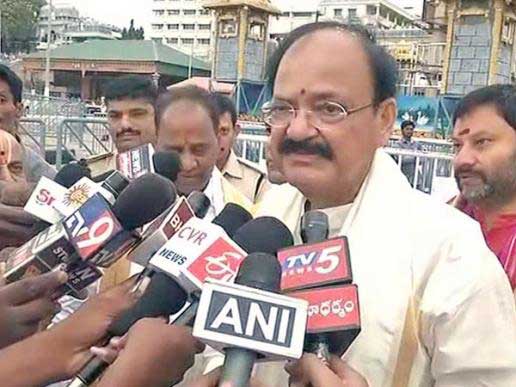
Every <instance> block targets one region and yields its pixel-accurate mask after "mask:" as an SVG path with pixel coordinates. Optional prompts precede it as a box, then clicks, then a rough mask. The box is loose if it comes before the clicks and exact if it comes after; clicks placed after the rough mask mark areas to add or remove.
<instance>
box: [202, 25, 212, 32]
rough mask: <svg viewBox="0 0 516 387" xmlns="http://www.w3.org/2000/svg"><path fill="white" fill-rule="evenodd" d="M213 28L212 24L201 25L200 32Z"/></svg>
mask: <svg viewBox="0 0 516 387" xmlns="http://www.w3.org/2000/svg"><path fill="white" fill-rule="evenodd" d="M210 28H211V24H199V30H201V31H206V30H209V29H210Z"/></svg>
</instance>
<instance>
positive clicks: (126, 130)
mask: <svg viewBox="0 0 516 387" xmlns="http://www.w3.org/2000/svg"><path fill="white" fill-rule="evenodd" d="M125 134H140V131H138V130H134V129H133V128H125V129H122V130H121V131H120V132H117V134H116V136H117V137H120V136H123V135H125Z"/></svg>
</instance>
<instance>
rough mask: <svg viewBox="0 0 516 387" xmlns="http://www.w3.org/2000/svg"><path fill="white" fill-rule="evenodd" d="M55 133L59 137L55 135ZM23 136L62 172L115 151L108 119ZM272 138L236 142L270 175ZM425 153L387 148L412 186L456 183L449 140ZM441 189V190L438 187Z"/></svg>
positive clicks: (26, 123)
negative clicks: (70, 162) (70, 163)
mask: <svg viewBox="0 0 516 387" xmlns="http://www.w3.org/2000/svg"><path fill="white" fill-rule="evenodd" d="M54 133H55V134H54ZM22 135H23V136H24V137H26V138H27V140H30V141H33V142H34V143H35V144H38V146H39V147H40V149H42V150H45V151H47V152H49V151H50V152H53V151H55V165H56V167H57V168H58V169H59V168H61V166H62V165H63V162H64V160H65V153H66V152H67V153H68V155H66V156H68V157H72V158H74V159H80V158H86V157H89V156H95V155H99V154H103V153H107V152H112V151H113V150H114V144H113V141H112V139H111V136H110V135H109V131H108V122H107V120H106V119H104V118H81V117H74V118H62V119H61V120H60V122H59V123H58V124H57V126H56V130H55V132H54V131H49V130H48V127H46V125H45V122H44V121H43V120H41V119H36V118H24V119H23V120H22ZM267 142H268V137H267V136H266V135H259V134H246V133H242V134H240V135H239V136H238V138H237V140H236V142H235V146H234V149H235V152H236V154H237V155H238V156H239V157H242V158H244V159H246V160H248V161H250V162H253V163H254V164H256V166H257V167H258V168H259V169H261V170H262V171H264V172H266V164H265V157H266V150H267ZM421 144H422V145H423V149H425V150H423V151H410V150H405V149H399V148H393V147H391V146H387V147H386V148H385V150H386V151H387V153H389V154H390V155H391V156H392V157H393V158H394V160H395V161H396V162H397V163H398V165H399V167H400V169H401V170H402V171H403V173H404V174H405V175H406V176H407V179H408V180H409V182H410V183H411V185H412V186H413V187H414V188H416V189H418V190H420V191H423V192H426V193H429V194H432V193H434V191H435V190H436V186H437V185H439V184H443V183H444V184H450V186H451V185H452V184H453V181H454V174H453V154H451V153H450V152H449V149H448V148H449V146H451V145H450V144H448V143H447V142H445V141H441V142H436V141H425V142H421ZM438 188H439V187H438Z"/></svg>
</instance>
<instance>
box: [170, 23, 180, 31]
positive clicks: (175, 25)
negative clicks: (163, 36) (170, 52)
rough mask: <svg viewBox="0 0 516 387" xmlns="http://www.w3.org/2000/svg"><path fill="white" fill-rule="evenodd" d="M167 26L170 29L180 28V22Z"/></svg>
mask: <svg viewBox="0 0 516 387" xmlns="http://www.w3.org/2000/svg"><path fill="white" fill-rule="evenodd" d="M167 28H168V29H169V30H178V29H179V24H167Z"/></svg>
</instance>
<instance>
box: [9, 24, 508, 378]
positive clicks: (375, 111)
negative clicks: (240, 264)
mask: <svg viewBox="0 0 516 387" xmlns="http://www.w3.org/2000/svg"><path fill="white" fill-rule="evenodd" d="M328 58H331V60H328ZM300 75H302V76H300ZM267 79H268V83H269V86H270V88H271V90H273V98H272V99H271V100H270V101H269V102H267V103H266V104H265V105H264V106H263V120H264V122H265V125H266V128H267V132H268V133H269V140H268V148H267V174H264V173H262V172H261V171H260V170H258V169H256V168H255V167H254V166H253V165H251V164H249V163H248V162H246V161H245V160H241V159H239V158H238V157H237V156H236V154H235V153H234V151H233V145H234V142H235V139H236V137H237V136H238V134H239V127H238V122H237V114H236V109H235V106H234V104H233V102H232V100H231V99H229V98H228V97H225V96H222V95H217V94H211V93H210V92H208V91H206V90H203V89H201V88H198V87H195V86H187V87H181V88H172V89H170V90H168V91H165V92H162V93H158V90H156V89H155V87H154V85H153V83H152V81H151V80H148V79H145V78H141V77H135V76H131V77H120V78H117V79H114V80H113V81H112V82H109V83H108V84H106V87H105V101H106V108H107V120H108V123H109V130H110V136H111V137H112V140H113V142H114V144H115V147H116V152H114V153H113V154H107V155H104V156H102V157H95V158H94V159H92V160H89V162H88V164H89V165H88V166H89V168H90V169H91V171H92V173H93V175H101V174H102V173H104V172H106V171H108V170H110V169H113V168H115V167H116V163H115V159H116V154H117V153H122V152H125V151H127V150H129V149H132V148H134V147H137V146H140V145H144V144H147V143H151V144H153V145H154V147H155V149H156V150H157V151H173V152H176V153H177V154H178V155H179V158H180V161H181V171H180V173H179V175H178V177H177V179H176V180H175V182H174V184H175V186H176V189H177V191H178V193H179V194H181V195H185V196H187V195H189V194H190V193H191V192H193V191H202V192H204V194H205V195H206V196H207V197H208V198H209V199H210V203H211V204H210V208H209V209H208V214H207V219H208V220H211V219H213V218H214V217H215V216H216V215H217V214H218V213H220V212H221V211H222V209H223V208H224V206H225V205H226V204H227V203H236V204H238V205H240V206H241V207H243V208H246V209H248V210H249V211H250V212H251V213H253V214H254V216H255V217H259V216H273V217H275V218H278V219H280V220H281V221H282V222H283V223H284V224H285V225H286V226H287V227H288V228H289V230H290V231H291V232H292V235H293V237H294V240H295V242H296V244H299V243H302V238H301V225H300V219H301V218H302V216H303V214H304V213H305V212H307V211H311V210H320V211H322V212H324V213H326V214H327V216H328V219H329V235H328V238H333V237H337V236H342V235H345V236H347V238H348V240H349V245H350V255H351V262H352V269H353V276H354V281H355V283H356V284H357V285H358V288H359V297H360V309H361V324H362V325H361V326H362V330H361V333H360V334H359V336H358V337H357V338H356V339H355V340H354V342H353V343H352V345H351V346H350V348H349V349H348V350H347V351H346V353H345V354H344V356H343V357H342V358H340V357H337V356H332V357H331V358H330V359H329V361H328V362H327V363H324V362H321V361H320V359H318V358H317V357H316V356H315V355H314V354H309V353H305V354H304V355H303V357H302V358H301V359H300V360H298V361H295V362H289V363H287V364H285V362H281V361H274V362H263V363H259V364H257V365H256V366H255V370H254V373H253V378H252V379H251V381H250V385H251V386H269V387H274V386H287V385H291V386H314V387H342V386H347V387H364V386H369V387H376V386H395V387H404V386H440V387H448V386H471V387H473V386H500V387H508V386H513V385H516V87H515V86H513V85H492V86H487V87H484V88H481V89H478V90H476V91H474V92H472V93H470V94H468V95H467V96H465V97H464V98H463V100H462V101H461V102H460V103H459V105H458V108H457V111H456V113H455V116H454V120H453V124H454V128H453V143H454V147H455V150H456V152H455V160H454V167H455V168H454V169H455V177H456V180H457V184H458V188H459V190H460V195H459V196H457V197H456V198H454V199H453V200H452V201H451V202H450V203H439V202H438V201H436V200H433V199H432V198H430V197H428V195H426V194H424V193H422V192H419V191H418V190H415V189H413V188H412V186H411V182H409V181H408V179H407V177H406V176H405V174H408V175H410V172H411V168H413V166H414V164H413V163H412V161H411V160H408V161H407V162H406V163H403V164H402V165H401V169H402V170H400V168H399V167H398V166H397V165H396V162H395V161H394V160H393V159H392V158H391V157H390V156H389V155H388V154H387V153H386V152H385V151H384V150H383V149H382V148H383V146H384V145H385V144H386V143H387V142H388V140H389V138H390V136H391V134H392V130H393V126H394V123H395V120H396V116H397V110H396V99H395V94H396V80H397V70H396V63H395V61H394V60H393V59H392V58H391V57H390V56H389V55H388V54H387V53H386V52H385V51H384V49H382V48H381V47H380V46H378V45H377V44H376V42H375V41H374V39H373V38H372V37H371V36H370V34H369V33H367V31H366V30H364V29H363V28H362V27H359V26H347V25H344V24H341V23H337V22H323V23H312V24H307V25H304V26H302V27H300V28H298V29H296V30H294V31H293V32H291V33H290V34H289V35H288V36H287V37H286V38H285V39H284V40H283V41H282V42H281V44H280V45H279V48H278V49H277V51H276V52H275V53H274V55H273V56H272V57H271V58H270V63H269V67H268V78H267ZM21 95H22V84H21V81H20V80H19V78H18V77H17V76H16V75H15V74H14V73H13V72H12V71H11V70H10V69H9V68H8V67H6V66H1V65H0V129H1V130H0V203H1V204H0V250H1V253H0V260H2V259H3V260H5V259H6V258H7V257H9V254H10V253H11V252H12V250H13V249H14V248H16V247H19V246H21V245H22V244H23V243H24V242H26V241H28V240H29V239H30V238H31V237H32V236H33V235H34V224H35V223H36V219H34V218H33V217H32V216H30V215H29V214H27V213H26V212H24V210H23V205H24V204H25V202H26V201H27V199H28V197H29V196H30V194H31V192H32V190H33V189H34V185H35V183H36V182H37V181H38V179H39V178H40V177H41V176H47V177H52V176H54V175H55V171H54V170H53V168H52V166H50V165H48V164H47V163H46V162H45V160H44V159H43V158H42V157H41V155H38V154H37V152H36V151H35V150H34V149H30V148H29V147H27V146H26V145H25V144H23V142H22V140H21V137H20V132H19V119H20V117H21V114H22V112H23V105H22V101H21ZM413 130H414V125H413V123H411V122H405V123H404V124H403V126H402V132H403V138H402V139H401V140H400V141H399V144H398V145H399V147H400V148H403V149H409V150H416V151H417V143H415V142H414V141H413V140H412V139H411V137H412V133H413ZM404 173H405V174H404ZM131 271H132V270H131V263H130V262H129V261H127V260H125V259H121V260H119V261H118V262H117V263H116V264H115V265H113V266H112V267H110V268H109V269H106V271H105V273H104V277H103V279H102V280H101V282H102V284H101V286H100V289H101V291H100V292H99V294H91V295H90V296H89V299H88V300H87V301H86V302H85V303H81V304H80V307H77V310H76V311H74V312H73V313H71V315H70V316H69V317H67V318H65V319H63V320H62V321H60V322H58V323H54V324H52V325H51V326H50V327H48V323H49V321H51V319H52V317H53V316H55V315H56V314H57V313H58V312H59V311H60V310H61V308H62V305H61V304H60V303H59V300H56V299H55V297H53V295H54V292H55V290H56V289H57V288H58V287H59V286H61V285H62V284H63V283H64V282H66V281H67V274H66V273H64V272H62V271H54V272H52V273H50V274H45V275H40V276H36V277H32V278H26V279H23V280H21V281H19V282H15V283H12V284H8V285H5V284H3V283H0V384H1V385H2V386H9V387H16V386H41V385H48V384H50V383H54V382H58V381H63V380H67V379H70V378H71V377H73V375H75V374H76V373H77V372H78V371H79V370H80V369H81V368H82V366H83V365H84V364H85V362H86V360H87V359H88V358H89V357H90V356H91V354H92V353H93V354H96V355H98V356H101V357H102V358H104V359H105V360H106V361H108V362H109V363H111V366H110V367H109V368H108V369H107V371H106V372H105V374H104V375H103V377H102V378H101V379H100V380H99V382H97V384H96V385H97V386H102V387H104V386H126V387H132V386H134V387H143V386H170V385H172V384H174V383H182V384H181V385H189V386H195V387H207V386H216V385H218V383H219V379H220V374H221V368H220V366H221V365H222V363H223V356H222V355H220V354H218V353H214V351H213V350H210V349H205V347H204V345H203V344H201V343H199V342H198V341H197V340H196V339H195V338H194V337H192V335H191V331H190V330H189V328H185V327H179V326H175V325H168V324H166V322H165V321H164V320H163V319H159V318H156V319H143V320H140V321H139V322H137V323H136V324H135V325H134V326H133V327H132V328H131V329H130V330H129V332H128V334H127V335H126V336H124V337H123V338H115V339H113V340H112V341H111V342H110V343H109V344H107V345H105V343H103V342H102V339H103V338H104V337H105V335H106V329H107V327H108V326H109V325H110V323H111V322H112V321H114V320H115V319H116V318H117V317H118V316H120V315H121V313H122V312H123V311H125V310H127V309H128V308H130V307H131V305H133V304H134V303H135V302H136V300H137V299H138V297H139V296H140V295H139V294H137V293H134V292H131V288H132V285H133V283H134V278H133V277H130V275H129V273H130V272H131ZM0 281H1V279H0ZM181 380H182V382H181Z"/></svg>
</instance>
